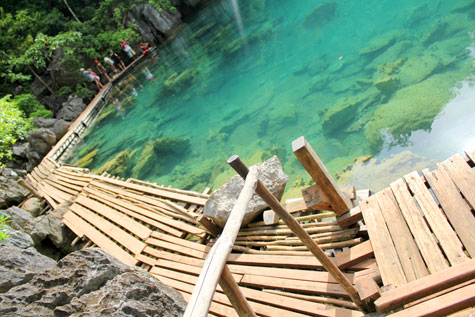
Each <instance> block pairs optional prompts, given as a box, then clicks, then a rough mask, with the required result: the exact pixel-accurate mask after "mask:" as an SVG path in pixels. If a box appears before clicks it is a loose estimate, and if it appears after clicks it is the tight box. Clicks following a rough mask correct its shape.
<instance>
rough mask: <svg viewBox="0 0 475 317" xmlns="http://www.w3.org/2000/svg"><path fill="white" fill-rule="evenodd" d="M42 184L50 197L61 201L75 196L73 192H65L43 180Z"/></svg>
mask: <svg viewBox="0 0 475 317" xmlns="http://www.w3.org/2000/svg"><path fill="white" fill-rule="evenodd" d="M40 186H41V187H42V190H43V191H44V192H45V193H47V194H48V195H49V196H50V197H52V198H53V199H54V200H56V201H57V202H59V203H62V202H65V201H68V200H71V199H72V198H73V196H72V195H71V194H68V193H65V192H63V191H61V190H59V189H57V188H55V187H53V186H51V185H50V184H47V183H45V182H41V184H40Z"/></svg>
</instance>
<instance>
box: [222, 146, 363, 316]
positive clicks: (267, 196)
mask: <svg viewBox="0 0 475 317" xmlns="http://www.w3.org/2000/svg"><path fill="white" fill-rule="evenodd" d="M228 164H229V165H230V166H231V167H232V168H233V169H234V170H235V171H236V172H237V173H238V174H239V175H241V177H242V178H246V177H247V174H248V173H249V170H248V168H247V167H246V165H244V163H243V162H242V161H241V160H240V159H239V156H237V155H233V156H231V157H230V158H229V159H228ZM256 193H257V194H258V195H259V196H260V197H261V198H262V199H263V200H264V201H265V202H266V203H267V204H268V205H269V206H270V207H271V208H272V210H274V211H275V213H276V214H277V215H278V216H279V217H280V218H281V219H282V220H283V221H284V222H285V223H286V224H287V226H288V227H289V229H291V230H292V232H293V233H294V234H295V235H296V236H297V237H299V239H300V240H302V242H303V244H304V245H305V246H306V247H307V248H308V249H309V250H310V252H312V254H313V255H314V256H315V257H316V258H317V259H318V260H319V261H320V263H321V264H322V266H323V267H324V268H325V269H326V270H327V271H328V272H329V273H330V274H331V275H332V276H333V278H335V280H336V281H337V282H338V284H340V285H341V286H342V287H343V289H344V290H345V291H346V292H347V293H348V296H350V298H351V300H352V301H353V302H354V303H355V304H356V305H357V306H358V308H359V309H361V310H362V311H363V312H366V311H367V306H366V304H365V303H364V302H362V301H361V300H360V298H359V296H358V291H357V290H356V288H355V287H354V286H353V285H352V284H351V283H350V281H348V279H347V278H346V277H345V276H344V275H343V273H342V272H341V271H340V269H339V268H338V267H337V266H336V264H335V263H334V262H333V261H332V260H331V259H330V258H329V257H328V256H327V255H326V254H325V252H324V251H323V250H322V248H320V246H319V245H318V244H317V243H315V241H313V239H312V238H311V237H310V235H309V234H308V233H307V232H306V231H305V229H304V228H302V226H301V225H300V224H299V223H298V221H297V220H295V218H294V217H292V215H291V214H290V213H289V212H288V211H287V210H286V209H285V208H284V206H282V205H281V203H280V202H279V201H278V200H277V199H276V198H275V197H274V195H272V193H270V192H269V190H267V188H266V187H265V186H264V185H263V184H262V183H261V182H260V181H258V182H257V187H256Z"/></svg>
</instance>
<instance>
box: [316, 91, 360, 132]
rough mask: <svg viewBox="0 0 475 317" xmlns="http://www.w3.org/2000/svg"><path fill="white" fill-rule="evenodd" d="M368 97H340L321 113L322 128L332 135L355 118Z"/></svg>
mask: <svg viewBox="0 0 475 317" xmlns="http://www.w3.org/2000/svg"><path fill="white" fill-rule="evenodd" d="M364 99H366V98H365V97H362V96H353V97H344V98H340V99H338V100H337V101H336V102H335V103H334V104H333V105H332V106H331V107H330V108H329V109H327V110H326V111H321V112H320V113H319V115H320V118H321V122H322V130H323V133H324V134H325V135H332V134H333V132H335V131H336V130H338V129H341V128H343V127H344V126H345V125H348V124H349V123H350V122H352V121H354V120H355V117H356V114H357V112H358V108H359V106H360V105H361V103H362V102H363V101H364Z"/></svg>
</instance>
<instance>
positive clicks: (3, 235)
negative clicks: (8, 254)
mask: <svg viewBox="0 0 475 317" xmlns="http://www.w3.org/2000/svg"><path fill="white" fill-rule="evenodd" d="M9 222H10V219H9V217H7V216H5V215H3V214H2V215H0V241H5V240H6V239H7V238H8V237H9V236H10V235H9V234H8V228H7V226H6V224H7V223H9Z"/></svg>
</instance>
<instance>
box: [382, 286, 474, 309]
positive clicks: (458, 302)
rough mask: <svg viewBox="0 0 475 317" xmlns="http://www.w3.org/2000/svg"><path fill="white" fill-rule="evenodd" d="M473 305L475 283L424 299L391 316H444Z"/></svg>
mask: <svg viewBox="0 0 475 317" xmlns="http://www.w3.org/2000/svg"><path fill="white" fill-rule="evenodd" d="M474 305H475V284H470V285H468V286H465V287H462V288H459V289H457V290H455V291H453V292H450V293H447V294H444V295H442V296H439V297H436V298H433V299H431V300H428V301H425V302H423V303H421V304H419V305H416V306H413V307H410V308H408V309H404V310H402V311H399V312H397V313H395V314H392V315H391V316H394V317H398V316H401V317H405V316H445V315H447V314H451V313H454V312H457V311H459V310H462V309H465V308H468V307H472V306H474Z"/></svg>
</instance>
